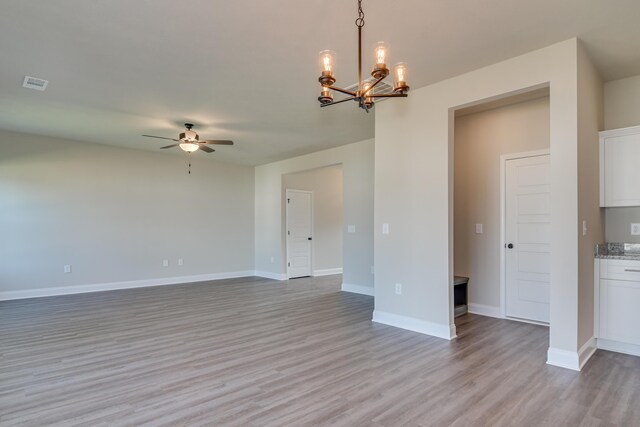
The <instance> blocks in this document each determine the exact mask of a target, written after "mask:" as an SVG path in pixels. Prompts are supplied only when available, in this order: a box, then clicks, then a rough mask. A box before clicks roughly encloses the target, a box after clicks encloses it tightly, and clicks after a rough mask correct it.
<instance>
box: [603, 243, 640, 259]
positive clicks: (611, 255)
mask: <svg viewBox="0 0 640 427" xmlns="http://www.w3.org/2000/svg"><path fill="white" fill-rule="evenodd" d="M595 257H596V258H598V259H623V260H631V261H640V244H638V243H604V244H602V245H596V248H595Z"/></svg>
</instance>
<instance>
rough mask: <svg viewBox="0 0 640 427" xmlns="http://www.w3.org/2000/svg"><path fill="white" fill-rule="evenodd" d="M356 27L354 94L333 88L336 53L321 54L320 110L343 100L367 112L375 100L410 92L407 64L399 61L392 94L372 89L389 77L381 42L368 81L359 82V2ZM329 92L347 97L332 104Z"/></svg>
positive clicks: (361, 18) (385, 47) (386, 52)
mask: <svg viewBox="0 0 640 427" xmlns="http://www.w3.org/2000/svg"><path fill="white" fill-rule="evenodd" d="M356 27H358V87H357V89H356V91H355V92H352V91H350V90H347V89H342V88H339V87H336V86H334V85H333V84H334V83H335V82H336V78H335V77H334V75H333V68H334V65H335V53H334V52H333V51H330V50H323V51H322V52H320V64H321V67H322V75H321V76H320V77H319V78H318V81H319V82H320V84H321V85H322V89H321V93H320V96H319V97H318V101H320V106H321V107H328V106H329V105H335V104H340V103H341V102H346V101H356V102H357V103H358V106H359V107H360V108H362V109H364V110H365V111H366V112H367V113H368V112H369V110H370V109H371V108H373V105H374V102H375V99H376V98H406V97H407V92H409V86H408V85H407V64H405V63H404V62H399V63H398V64H396V66H395V67H394V83H393V91H392V92H390V93H377V92H375V91H374V88H375V87H376V86H377V85H378V83H380V82H381V81H382V80H384V79H385V77H387V76H388V75H389V68H387V62H388V60H389V46H388V45H387V44H386V43H384V42H379V43H377V44H376V46H375V49H374V64H375V65H374V66H373V70H372V71H371V77H373V80H371V81H364V82H363V81H362V27H364V12H363V11H362V0H358V19H356ZM331 91H336V92H341V93H344V94H346V95H348V96H347V97H346V98H343V99H340V100H337V101H334V100H333V94H332V92H331Z"/></svg>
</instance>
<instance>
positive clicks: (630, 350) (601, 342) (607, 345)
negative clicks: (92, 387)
mask: <svg viewBox="0 0 640 427" xmlns="http://www.w3.org/2000/svg"><path fill="white" fill-rule="evenodd" d="M597 345H598V348H601V349H603V350H609V351H615V352H617V353H624V354H630V355H632V356H640V345H637V344H628V343H624V342H620V341H612V340H606V339H603V338H598V339H597Z"/></svg>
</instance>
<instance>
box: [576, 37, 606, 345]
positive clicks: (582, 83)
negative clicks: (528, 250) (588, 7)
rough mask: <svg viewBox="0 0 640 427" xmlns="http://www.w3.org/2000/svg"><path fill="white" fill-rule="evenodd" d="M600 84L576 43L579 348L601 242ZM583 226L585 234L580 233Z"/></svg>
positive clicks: (588, 331) (589, 317) (589, 332)
mask: <svg viewBox="0 0 640 427" xmlns="http://www.w3.org/2000/svg"><path fill="white" fill-rule="evenodd" d="M603 96H604V92H603V84H602V80H601V79H600V75H599V74H598V71H597V70H596V68H595V67H594V66H593V64H592V62H591V60H590V59H589V57H588V55H587V53H586V51H585V49H584V47H583V46H582V44H578V228H579V230H580V233H579V238H578V348H579V349H580V348H582V347H583V345H584V344H585V343H587V342H588V341H589V340H591V339H592V338H593V337H594V336H595V330H594V310H595V308H594V297H595V294H594V287H595V286H594V262H593V250H594V246H595V245H596V244H598V243H603V242H604V215H603V209H601V208H600V193H599V190H600V167H599V163H600V160H599V159H600V138H599V136H598V132H599V131H601V130H602V128H603V126H604V113H603ZM583 222H584V223H585V224H586V233H584V232H583V230H582V224H583Z"/></svg>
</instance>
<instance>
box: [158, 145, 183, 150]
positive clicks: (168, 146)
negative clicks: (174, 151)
mask: <svg viewBox="0 0 640 427" xmlns="http://www.w3.org/2000/svg"><path fill="white" fill-rule="evenodd" d="M178 145H180V144H171V145H167V146H165V147H160V149H161V150H162V149H163V148H171V147H177V146H178Z"/></svg>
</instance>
